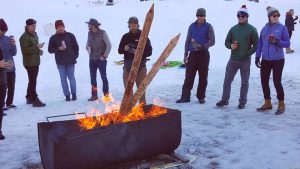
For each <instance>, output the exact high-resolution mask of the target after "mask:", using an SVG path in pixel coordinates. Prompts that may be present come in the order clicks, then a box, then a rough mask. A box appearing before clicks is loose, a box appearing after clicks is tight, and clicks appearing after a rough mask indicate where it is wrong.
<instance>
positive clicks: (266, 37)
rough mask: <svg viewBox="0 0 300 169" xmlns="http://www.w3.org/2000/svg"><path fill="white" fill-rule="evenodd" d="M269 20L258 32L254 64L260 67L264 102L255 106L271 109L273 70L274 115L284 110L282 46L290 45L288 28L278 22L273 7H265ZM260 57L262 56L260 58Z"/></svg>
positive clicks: (261, 109) (276, 13) (277, 12)
mask: <svg viewBox="0 0 300 169" xmlns="http://www.w3.org/2000/svg"><path fill="white" fill-rule="evenodd" d="M267 13H268V18H269V22H268V23H267V24H266V25H265V26H264V27H263V29H262V30H261V32H260V38H259V42H258V46H257V49H256V58H255V65H256V66H257V67H258V68H260V77H261V85H262V89H263V94H264V99H265V103H264V104H263V105H262V106H261V107H259V108H257V111H266V110H270V109H272V103H271V96H270V86H269V79H270V75H271V72H273V73H272V74H273V82H274V86H275V89H276V92H277V99H278V108H277V110H276V112H275V115H280V114H282V113H283V112H284V111H285V104H284V90H283V86H282V84H281V77H282V71H283V67H284V52H283V48H287V47H289V46H290V38H289V33H288V29H287V27H286V26H285V25H282V24H281V23H280V22H279V17H280V13H279V11H278V9H276V8H274V7H269V8H267ZM260 58H262V59H261V60H260Z"/></svg>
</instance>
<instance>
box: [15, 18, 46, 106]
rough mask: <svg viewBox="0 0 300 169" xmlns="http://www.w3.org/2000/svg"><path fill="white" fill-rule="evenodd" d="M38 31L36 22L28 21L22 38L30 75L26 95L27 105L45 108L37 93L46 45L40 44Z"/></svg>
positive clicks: (22, 48)
mask: <svg viewBox="0 0 300 169" xmlns="http://www.w3.org/2000/svg"><path fill="white" fill-rule="evenodd" d="M35 30H36V20H34V19H27V20H26V26H25V32H24V33H23V34H22V36H21V37H20V39H19V41H20V46H21V51H22V55H23V65H24V67H25V69H26V71H27V75H28V86H27V94H26V103H27V104H32V106H33V107H45V106H46V104H45V103H43V102H42V101H41V100H40V99H39V98H38V94H37V92H36V84H37V77H38V73H39V65H40V62H41V58H40V56H42V55H43V50H42V48H43V46H44V43H40V42H39V38H38V35H37V33H36V32H35Z"/></svg>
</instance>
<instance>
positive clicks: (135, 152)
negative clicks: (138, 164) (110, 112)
mask: <svg viewBox="0 0 300 169" xmlns="http://www.w3.org/2000/svg"><path fill="white" fill-rule="evenodd" d="M152 107H153V105H147V106H144V107H143V108H144V110H145V113H147V111H148V110H149V109H151V108H152ZM165 109H166V110H167V112H166V113H165V114H162V115H159V116H156V117H151V118H147V119H143V120H139V121H132V122H127V123H119V124H113V125H109V126H105V127H101V126H100V127H95V128H93V129H91V130H82V128H81V127H80V126H79V125H78V121H77V120H67V121H56V122H43V123H38V138H39V148H40V154H41V159H42V164H43V167H44V169H100V168H103V167H107V166H111V165H114V164H118V163H123V162H127V161H131V160H136V159H140V158H145V157H149V156H153V155H157V154H161V153H171V152H173V151H174V150H175V149H176V148H177V147H178V146H179V144H180V141H181V112H180V111H178V110H174V109H168V108H165Z"/></svg>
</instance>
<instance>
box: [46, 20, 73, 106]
mask: <svg viewBox="0 0 300 169" xmlns="http://www.w3.org/2000/svg"><path fill="white" fill-rule="evenodd" d="M55 29H56V30H57V31H56V34H55V35H53V36H51V38H50V40H49V46H48V51H49V53H55V61H56V64H57V68H58V72H59V75H60V80H61V86H62V89H63V92H64V95H65V96H66V101H70V100H71V98H70V94H72V100H76V99H77V96H76V80H75V76H74V72H75V64H76V59H77V58H78V55H79V47H78V44H77V40H76V38H75V36H74V35H73V34H72V33H70V32H67V31H65V25H64V23H63V21H62V20H57V21H56V22H55ZM67 78H68V79H69V82H70V88H71V93H70V91H69V86H68V81H67Z"/></svg>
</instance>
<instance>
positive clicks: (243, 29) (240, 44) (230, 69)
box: [216, 5, 258, 109]
mask: <svg viewBox="0 0 300 169" xmlns="http://www.w3.org/2000/svg"><path fill="white" fill-rule="evenodd" d="M248 18H249V14H248V10H247V8H246V5H243V6H242V7H241V8H240V10H239V11H238V12H237V19H238V24H236V25H235V26H233V27H232V28H231V29H230V30H229V32H228V34H227V37H226V39H225V46H226V47H227V48H228V49H230V50H231V55H230V59H229V61H228V63H227V66H226V73H225V78H224V84H223V94H222V99H221V100H220V101H219V102H218V103H216V105H217V106H218V107H223V106H225V105H228V101H229V98H230V91H231V83H232V81H233V80H234V76H235V75H236V73H237V71H238V70H240V75H241V87H240V98H239V105H238V109H244V108H245V105H246V103H247V95H248V89H249V77H250V65H251V55H252V54H253V53H255V50H256V47H257V43H258V33H257V30H256V28H255V27H254V26H252V25H250V24H249V23H248Z"/></svg>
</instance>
